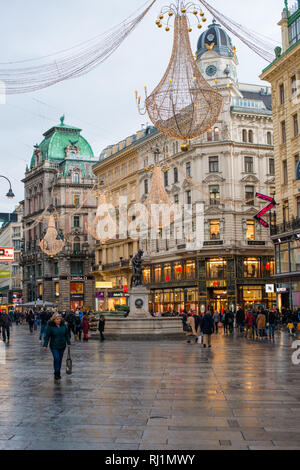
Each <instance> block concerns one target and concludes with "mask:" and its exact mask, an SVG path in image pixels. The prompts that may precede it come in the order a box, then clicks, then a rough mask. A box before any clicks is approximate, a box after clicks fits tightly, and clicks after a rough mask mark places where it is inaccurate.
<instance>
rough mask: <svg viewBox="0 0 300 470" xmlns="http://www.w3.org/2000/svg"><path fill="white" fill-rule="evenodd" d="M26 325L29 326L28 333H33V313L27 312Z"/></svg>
mask: <svg viewBox="0 0 300 470" xmlns="http://www.w3.org/2000/svg"><path fill="white" fill-rule="evenodd" d="M27 323H28V325H29V331H30V333H33V327H34V313H33V311H32V310H29V312H28V314H27Z"/></svg>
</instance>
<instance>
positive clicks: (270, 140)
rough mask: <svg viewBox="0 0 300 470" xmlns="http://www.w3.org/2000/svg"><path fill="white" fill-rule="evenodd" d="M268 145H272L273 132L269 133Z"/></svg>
mask: <svg viewBox="0 0 300 470" xmlns="http://www.w3.org/2000/svg"><path fill="white" fill-rule="evenodd" d="M267 144H268V145H272V132H267Z"/></svg>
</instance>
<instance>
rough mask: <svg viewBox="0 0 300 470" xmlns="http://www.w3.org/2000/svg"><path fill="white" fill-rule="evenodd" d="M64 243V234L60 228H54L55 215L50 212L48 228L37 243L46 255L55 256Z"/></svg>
mask: <svg viewBox="0 0 300 470" xmlns="http://www.w3.org/2000/svg"><path fill="white" fill-rule="evenodd" d="M64 244H65V242H64V235H63V233H62V231H61V230H59V231H57V230H56V226H55V216H54V215H52V214H51V215H50V216H49V223H48V228H47V230H46V232H45V234H44V237H43V238H42V240H41V241H40V244H39V245H40V248H41V250H42V251H43V252H44V253H45V254H46V255H49V256H55V255H57V254H58V253H59V252H60V251H61V250H62V249H63V247H64Z"/></svg>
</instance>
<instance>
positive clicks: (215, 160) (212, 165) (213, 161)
mask: <svg viewBox="0 0 300 470" xmlns="http://www.w3.org/2000/svg"><path fill="white" fill-rule="evenodd" d="M208 161H209V172H210V173H218V172H219V157H209V159H208Z"/></svg>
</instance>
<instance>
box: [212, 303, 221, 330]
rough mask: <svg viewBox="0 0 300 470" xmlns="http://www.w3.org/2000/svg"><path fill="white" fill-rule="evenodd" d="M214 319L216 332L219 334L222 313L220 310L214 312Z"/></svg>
mask: <svg viewBox="0 0 300 470" xmlns="http://www.w3.org/2000/svg"><path fill="white" fill-rule="evenodd" d="M213 320H214V324H215V332H216V334H218V333H219V323H220V315H219V312H218V310H217V309H216V310H215V312H214V316H213Z"/></svg>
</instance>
